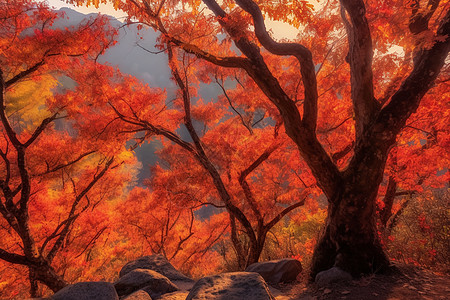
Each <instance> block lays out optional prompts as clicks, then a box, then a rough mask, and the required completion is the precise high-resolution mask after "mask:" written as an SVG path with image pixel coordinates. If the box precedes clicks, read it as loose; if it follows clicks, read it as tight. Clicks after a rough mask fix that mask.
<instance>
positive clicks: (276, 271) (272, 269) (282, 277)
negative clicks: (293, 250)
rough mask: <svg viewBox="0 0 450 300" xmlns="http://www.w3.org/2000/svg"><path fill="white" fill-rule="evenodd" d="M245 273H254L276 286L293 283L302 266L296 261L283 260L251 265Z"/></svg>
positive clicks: (290, 259) (291, 259)
mask: <svg viewBox="0 0 450 300" xmlns="http://www.w3.org/2000/svg"><path fill="white" fill-rule="evenodd" d="M245 272H256V273H258V274H260V275H261V276H262V277H263V278H264V280H265V281H266V282H268V283H269V284H274V285H276V284H279V283H288V282H292V281H295V280H296V279H297V276H298V274H300V273H301V272H302V264H301V263H300V262H299V261H298V260H296V259H293V258H285V259H280V260H271V261H264V262H258V263H254V264H251V265H250V266H248V267H247V269H246V270H245Z"/></svg>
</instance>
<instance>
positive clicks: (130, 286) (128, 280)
mask: <svg viewBox="0 0 450 300" xmlns="http://www.w3.org/2000/svg"><path fill="white" fill-rule="evenodd" d="M114 287H115V288H116V291H117V294H118V295H119V296H124V295H129V294H131V293H133V292H135V291H137V290H141V289H142V290H144V291H145V292H147V293H148V294H149V295H150V296H151V297H152V298H153V297H154V296H160V295H162V294H165V293H170V292H175V291H177V290H178V288H177V287H176V286H175V285H174V284H173V283H172V282H171V281H170V280H169V279H168V278H167V277H165V276H163V275H161V274H159V273H157V272H155V271H153V270H146V269H135V270H132V271H131V272H129V273H127V274H125V275H124V276H122V277H120V278H119V280H117V281H116V282H115V283H114Z"/></svg>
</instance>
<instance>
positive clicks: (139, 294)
mask: <svg viewBox="0 0 450 300" xmlns="http://www.w3.org/2000/svg"><path fill="white" fill-rule="evenodd" d="M123 300H152V297H150V295H149V294H148V293H147V292H144V291H143V290H139V291H136V292H134V293H133V294H131V295H129V296H127V297H125V298H123Z"/></svg>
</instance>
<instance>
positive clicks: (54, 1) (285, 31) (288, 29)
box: [47, 0, 298, 39]
mask: <svg viewBox="0 0 450 300" xmlns="http://www.w3.org/2000/svg"><path fill="white" fill-rule="evenodd" d="M47 2H48V3H49V4H50V6H54V7H55V8H57V9H58V8H61V7H70V8H72V9H74V10H76V11H79V12H81V13H83V14H88V13H97V12H100V13H102V14H106V15H110V16H113V17H115V18H117V19H118V20H121V19H123V18H124V17H125V15H126V14H125V13H124V12H122V11H116V10H114V7H113V6H112V4H109V5H105V4H100V6H99V8H98V9H96V8H95V6H93V5H91V6H90V7H86V6H78V7H77V6H73V5H70V4H67V3H65V2H64V1H61V0H47ZM266 26H267V28H269V29H271V30H272V32H273V36H274V37H275V38H277V39H282V38H287V39H294V38H295V37H296V36H297V33H298V30H297V29H296V28H294V27H292V26H290V25H288V24H285V23H282V22H276V21H270V20H266Z"/></svg>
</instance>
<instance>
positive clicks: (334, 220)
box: [311, 183, 389, 278]
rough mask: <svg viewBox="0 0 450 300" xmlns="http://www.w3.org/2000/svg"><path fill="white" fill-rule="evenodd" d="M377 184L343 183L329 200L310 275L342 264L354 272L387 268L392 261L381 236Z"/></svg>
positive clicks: (354, 274) (345, 268) (313, 275)
mask: <svg viewBox="0 0 450 300" xmlns="http://www.w3.org/2000/svg"><path fill="white" fill-rule="evenodd" d="M377 191H378V184H377V183H373V184H371V185H369V186H366V187H365V189H364V190H361V189H359V190H355V189H354V188H353V187H352V186H351V185H349V184H348V185H344V186H342V187H341V188H340V190H338V191H336V199H333V200H335V201H330V204H329V206H328V216H327V220H326V225H325V228H324V231H323V234H322V237H321V239H320V240H319V242H318V244H317V246H316V249H315V251H314V255H313V261H312V268H311V275H312V278H314V277H315V276H316V275H317V273H318V272H321V271H324V270H327V269H330V268H332V267H334V266H336V267H339V268H341V269H343V270H345V271H347V272H349V273H351V274H352V275H353V276H356V277H357V276H360V275H361V274H362V273H365V274H367V273H373V272H377V271H384V270H386V269H387V267H388V265H389V260H388V258H387V256H386V255H385V253H384V251H383V249H382V247H381V243H380V240H379V236H378V232H377V226H376V207H375V200H376V195H377Z"/></svg>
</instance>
